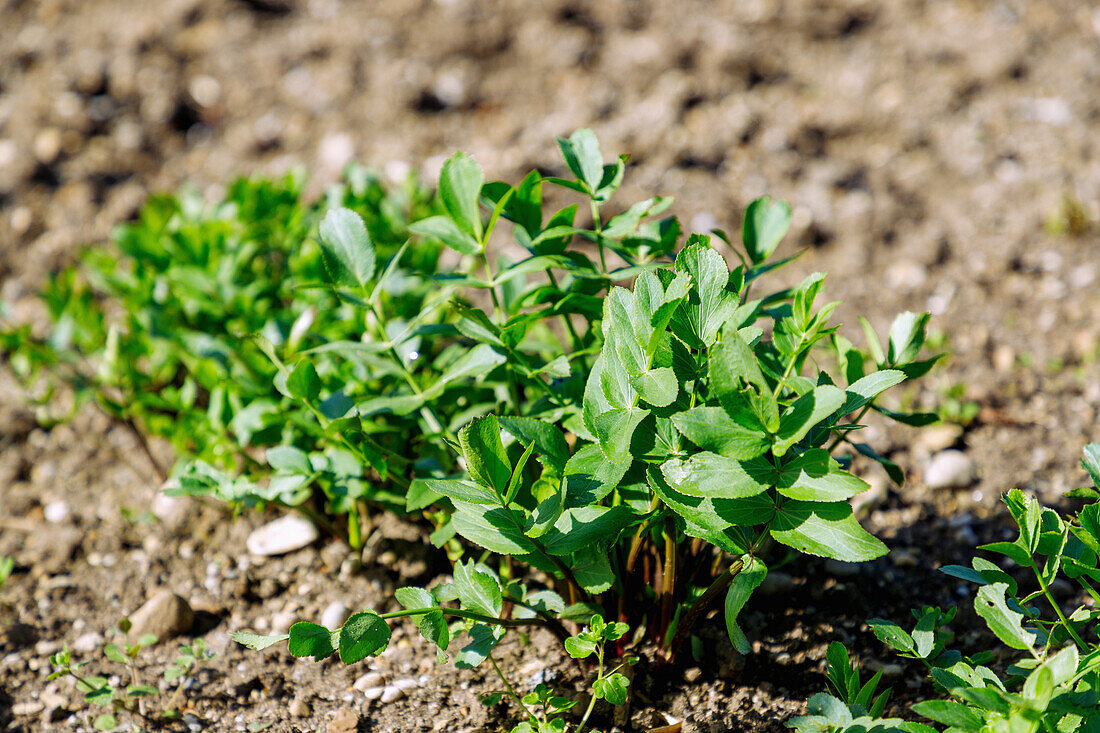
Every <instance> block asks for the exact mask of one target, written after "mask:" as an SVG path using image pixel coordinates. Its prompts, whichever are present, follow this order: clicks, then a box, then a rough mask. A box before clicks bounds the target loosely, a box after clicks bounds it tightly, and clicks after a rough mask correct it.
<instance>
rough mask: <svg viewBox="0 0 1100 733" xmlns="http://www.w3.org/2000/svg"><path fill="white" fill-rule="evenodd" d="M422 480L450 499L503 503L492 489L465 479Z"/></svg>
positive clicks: (477, 502) (480, 502)
mask: <svg viewBox="0 0 1100 733" xmlns="http://www.w3.org/2000/svg"><path fill="white" fill-rule="evenodd" d="M421 481H422V482H423V484H424V485H425V486H427V487H428V488H429V489H431V490H432V491H434V492H436V493H437V494H442V495H443V496H445V497H447V498H448V499H452V500H458V501H466V502H470V503H471V504H490V505H494V506H495V505H498V504H500V503H501V498H500V497H499V496H497V495H496V494H495V493H494V492H493V491H492V490H491V489H488V488H486V487H484V486H481V485H479V484H475V483H472V482H470V481H466V480H463V479H441V478H427V479H421Z"/></svg>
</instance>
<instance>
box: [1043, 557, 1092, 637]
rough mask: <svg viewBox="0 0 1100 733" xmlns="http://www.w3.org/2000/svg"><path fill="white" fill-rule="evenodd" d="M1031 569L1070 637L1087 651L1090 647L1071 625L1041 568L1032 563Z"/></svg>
mask: <svg viewBox="0 0 1100 733" xmlns="http://www.w3.org/2000/svg"><path fill="white" fill-rule="evenodd" d="M1031 571H1032V572H1033V573H1035V579H1036V580H1038V581H1039V587H1040V588H1042V589H1043V595H1044V596H1046V598H1047V602H1048V603H1050V607H1051V608H1053V609H1054V613H1056V614H1058V620H1059V621H1061V622H1062V625H1063V626H1064V627H1065V628H1066V631H1067V632H1068V633H1069V635H1070V637H1072V638H1073V641H1074V642H1075V643H1076V644H1077V648H1078V649H1080V650H1081V651H1087V650H1088V647H1087V646H1085V642H1084V641H1083V640H1082V639H1081V637H1080V636H1078V635H1077V631H1076V630H1074V628H1073V626H1071V625H1070V623H1069V619H1067V618H1066V615H1065V614H1064V613H1062V607H1061V606H1059V605H1058V602H1057V601H1055V600H1054V596H1053V595H1051V593H1050V588H1049V587H1048V586H1047V582H1046V581H1045V580H1044V579H1043V574H1042V573H1040V572H1039V569H1038V568H1037V567H1035V564H1034V563H1032V565H1031Z"/></svg>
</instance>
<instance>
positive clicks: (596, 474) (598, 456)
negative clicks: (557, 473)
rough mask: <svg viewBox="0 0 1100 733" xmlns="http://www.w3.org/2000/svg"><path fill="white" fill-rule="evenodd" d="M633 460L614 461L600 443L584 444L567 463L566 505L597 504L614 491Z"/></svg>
mask: <svg viewBox="0 0 1100 733" xmlns="http://www.w3.org/2000/svg"><path fill="white" fill-rule="evenodd" d="M630 464H631V460H630V458H629V457H627V458H626V459H625V460H623V461H621V462H619V463H612V462H611V461H609V460H608V459H607V456H605V455H604V453H603V451H602V450H600V447H599V446H598V445H591V444H590V445H584V446H581V447H580V448H579V449H577V452H576V453H575V454H573V456H572V457H571V458H570V459H569V461H568V462H567V463H566V464H565V506H566V507H567V508H568V507H577V506H587V505H589V504H595V503H596V502H598V501H600V500H601V499H603V498H604V497H605V496H607V495H608V494H610V493H611V492H612V491H613V490H614V489H615V487H616V486H618V484H619V482H620V481H622V478H623V476H624V475H626V472H627V469H629V468H630Z"/></svg>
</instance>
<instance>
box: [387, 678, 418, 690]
mask: <svg viewBox="0 0 1100 733" xmlns="http://www.w3.org/2000/svg"><path fill="white" fill-rule="evenodd" d="M393 686H394V687H397V688H400V689H402V690H411V689H412V688H414V687H419V686H420V683H419V682H417V681H416V680H414V679H413V678H412V677H405V678H403V679H399V680H397V681H395V682H394V683H393Z"/></svg>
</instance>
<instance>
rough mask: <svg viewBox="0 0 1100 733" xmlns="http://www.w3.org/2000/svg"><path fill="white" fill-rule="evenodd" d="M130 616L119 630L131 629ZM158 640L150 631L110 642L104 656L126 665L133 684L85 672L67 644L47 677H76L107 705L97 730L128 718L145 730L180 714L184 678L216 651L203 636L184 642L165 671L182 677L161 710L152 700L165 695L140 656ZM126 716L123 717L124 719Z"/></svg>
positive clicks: (91, 698)
mask: <svg viewBox="0 0 1100 733" xmlns="http://www.w3.org/2000/svg"><path fill="white" fill-rule="evenodd" d="M130 629H131V624H130V621H129V619H122V620H121V621H119V624H118V632H119V634H120V635H121V636H123V637H125V635H126V634H128V633H130ZM156 643H157V637H156V636H154V635H152V634H146V635H144V636H141V637H139V638H138V639H137V640H136V641H135V642H133V643H125V642H124V643H122V644H116V643H111V644H107V645H106V646H105V647H104V648H103V656H104V657H106V659H107V660H108V661H109V662H114V663H116V664H120V665H122V666H123V667H124V668H125V669H126V672H127V676H128V677H129V684H127V685H125V686H123V685H122V684H121V683H120V682H119V683H113V682H112V681H111V679H110V678H108V677H104V676H98V675H97V676H85V675H84V674H81V673H78V670H79V669H80V668H81V667H83V666H85V665H87V664H88V662H74V661H73V659H72V654H71V653H70V652H69V648H68V647H67V646H66V647H65V648H63V649H62V650H61V651H60V652H58V653H57V654H54V655H52V656H51V657H50V665H51V667H52V668H53V672H51V673H50V675H49V677H48V678H47V679H50V680H55V679H58V678H60V677H72V678H73V679H74V680H75V681H76V688H77V690H79V691H80V692H82V693H84V699H85V700H87V701H88V702H89V703H92V704H93V705H98V706H101V707H104V708H107V712H104V713H102V714H100V715H99V716H97V717H96V719H95V721H94V726H95V728H96V729H97V730H103V731H111V730H116V729H118V728H120V727H121V726H122V725H123V724H124V721H126V720H128V721H129V726H130V727H129V729H130V730H134V731H141V730H145V728H144V727H143V726H153V727H158V726H160V725H162V724H163V723H164V722H165V721H169V720H175V719H177V718H179V717H180V715H179V712H178V711H177V710H176V706H177V705H178V703H179V699H180V697H181V696H182V694H183V690H184V685H183V684H182V682H183V680H180V678H183V677H189V676H192V675H193V673H194V670H195V668H196V667H197V665H198V664H200V663H201V662H203V661H206V660H208V659H212V658H213V657H214V654H213V653H212V652H209V651H207V650H206V646H205V643H204V642H203V640H202V639H196V640H195V641H194V642H192V643H191V644H183V645H181V646H180V654H179V656H178V657H177V658H176V660H175V661H174V662H173V663H172V664H171V665H170V666H169V667H168V668H167V669H166V670H165V671H164V679H166V680H169V681H172V680H180V683H179V684H177V686H176V690H175V692H174V693H173V694H172V695H171V697H170V698H169V699H168V700H167V701H166V702H164V703H163V704H161V705H159V706H158V708H159V709H158V710H155V711H154V710H152V709H150V707H151V705H152V703H148V704H147V701H151V700H155V699H157V698H158V696H160V695H161V692H160V690H159V689H158V688H157V687H155V686H153V685H150V684H147V683H143V682H142V681H141V670H140V669H139V666H138V660H139V659H140V658H141V655H142V652H143V651H144V650H145V649H147V648H148V647H150V646H152V645H153V644H156ZM120 716H122V720H120Z"/></svg>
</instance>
